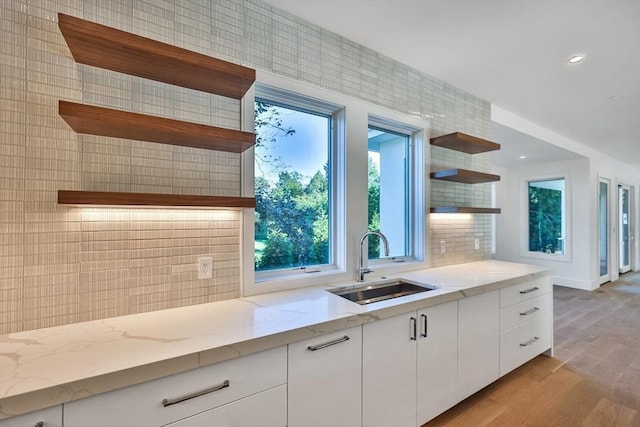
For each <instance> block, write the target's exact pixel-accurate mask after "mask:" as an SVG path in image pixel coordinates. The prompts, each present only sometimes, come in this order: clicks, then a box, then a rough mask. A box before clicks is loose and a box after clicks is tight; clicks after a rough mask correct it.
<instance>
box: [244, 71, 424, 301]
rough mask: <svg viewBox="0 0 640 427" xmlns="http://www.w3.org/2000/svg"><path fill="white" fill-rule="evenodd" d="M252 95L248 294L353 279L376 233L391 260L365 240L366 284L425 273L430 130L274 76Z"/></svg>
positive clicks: (248, 106) (261, 79)
mask: <svg viewBox="0 0 640 427" xmlns="http://www.w3.org/2000/svg"><path fill="white" fill-rule="evenodd" d="M252 90H253V91H254V93H253V96H252V97H251V100H250V101H249V100H248V99H247V100H243V103H242V109H243V112H245V115H246V117H250V116H251V117H253V120H252V124H253V126H254V128H255V132H256V134H257V140H256V142H257V143H256V146H255V147H254V149H253V150H247V152H245V154H243V157H242V161H243V168H242V169H243V189H244V190H243V194H246V195H249V194H251V193H254V194H255V197H256V209H255V212H250V211H247V212H244V213H243V230H244V231H243V256H242V260H243V261H242V262H243V270H242V276H243V277H242V280H243V293H244V295H252V294H258V293H264V292H272V291H278V290H284V289H289V288H297V287H304V286H317V285H325V284H331V283H336V284H339V283H346V282H350V281H353V280H355V278H356V273H357V270H358V268H359V265H358V260H359V243H360V238H361V236H362V235H363V234H364V233H365V232H366V231H367V230H368V229H373V228H379V229H380V231H382V233H385V235H386V236H387V237H388V240H389V244H390V249H391V254H390V255H391V256H390V257H385V256H384V253H381V252H380V250H379V249H380V247H379V242H376V241H375V239H374V238H371V237H370V239H371V240H368V239H367V240H366V243H365V245H366V244H367V243H368V244H369V248H371V252H370V254H369V255H370V256H369V257H367V254H366V252H365V253H364V255H365V256H364V260H365V262H366V261H370V262H369V265H370V266H372V267H374V268H372V269H373V270H375V272H374V273H372V274H370V275H369V276H367V279H368V280H373V279H375V278H379V277H380V276H381V275H385V274H394V273H401V272H403V271H407V270H415V269H419V268H426V267H427V266H428V262H427V259H426V253H427V252H426V247H427V241H426V240H427V237H426V235H427V234H428V233H426V232H425V218H426V217H425V214H424V212H425V205H426V200H427V198H426V188H425V185H426V182H428V180H425V172H424V171H425V165H426V164H428V158H427V156H428V150H425V148H424V146H425V141H426V140H427V139H428V133H427V132H428V123H427V122H426V121H424V120H423V119H422V118H419V117H413V116H408V115H407V114H402V113H398V112H395V111H391V110H388V109H385V108H382V107H379V106H375V105H372V104H369V103H366V102H364V101H359V100H355V99H353V98H350V97H346V96H343V95H340V94H337V93H334V92H331V91H327V90H325V89H322V88H318V87H314V86H311V85H307V84H304V83H301V82H295V81H292V80H289V79H284V78H281V77H279V76H274V75H271V74H269V73H266V72H264V73H259V76H258V83H256V85H255V86H254V88H253V89H252ZM247 98H248V97H247ZM254 101H255V102H254ZM250 123H251V122H249V121H248V120H247V121H246V123H245V124H244V126H245V127H247V128H248V126H249V125H250ZM369 159H371V160H369ZM372 163H373V164H375V166H374V167H372V168H369V167H368V166H369V165H371V164H372ZM369 175H372V178H374V180H373V181H376V182H373V185H374V186H376V185H377V187H376V188H375V190H376V191H377V192H379V196H378V197H377V198H375V197H374V198H372V199H369V197H368V196H369V190H370V189H372V188H371V185H370V182H369V181H368V180H367V176H369ZM369 205H372V211H371V215H369V211H368V206H369ZM376 249H377V250H376ZM364 250H365V251H366V250H367V248H366V247H365V248H364Z"/></svg>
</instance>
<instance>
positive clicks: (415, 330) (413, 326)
mask: <svg viewBox="0 0 640 427" xmlns="http://www.w3.org/2000/svg"><path fill="white" fill-rule="evenodd" d="M409 338H411V341H416V340H417V339H418V320H417V319H416V318H415V317H411V336H410V337H409Z"/></svg>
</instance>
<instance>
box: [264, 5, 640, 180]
mask: <svg viewBox="0 0 640 427" xmlns="http://www.w3.org/2000/svg"><path fill="white" fill-rule="evenodd" d="M266 1H267V3H270V4H272V5H274V6H276V7H279V8H281V9H284V10H286V11H288V12H290V13H292V14H294V15H297V16H299V17H301V18H304V19H306V20H308V21H310V22H313V23H315V24H317V25H320V26H321V27H323V28H326V29H328V30H330V31H333V32H336V33H338V34H340V35H342V36H344V37H346V38H348V39H351V40H353V41H355V42H357V43H360V44H362V45H364V46H366V47H369V48H371V49H373V50H376V51H378V52H380V53H382V54H384V55H387V56H389V57H391V58H393V59H395V60H397V61H400V62H402V63H404V64H407V65H410V66H412V67H414V68H416V69H418V70H421V71H423V72H424V73H426V74H428V75H430V76H433V77H436V78H438V79H440V80H444V81H446V82H448V83H451V84H453V85H454V86H457V87H459V88H461V89H463V90H465V91H467V92H470V93H472V94H474V95H476V96H479V97H481V98H483V99H486V100H488V101H490V102H491V103H492V104H495V105H498V106H500V107H502V108H504V109H505V110H508V111H510V112H512V113H515V114H517V115H519V116H522V117H524V118H526V119H528V120H530V121H532V122H534V123H537V124H539V125H540V126H543V127H545V128H547V129H549V130H551V131H554V132H556V133H558V134H560V135H563V136H565V137H567V138H569V139H572V140H574V141H577V142H580V143H582V144H584V145H587V146H590V147H592V148H594V149H596V150H599V151H601V152H604V153H607V154H609V155H610V156H612V157H615V158H617V159H619V160H621V161H624V162H626V163H630V164H632V165H635V166H638V167H640V0H266ZM576 53H581V54H584V55H585V56H586V58H585V60H584V61H583V62H581V63H579V64H575V65H569V64H568V63H567V59H568V58H569V57H570V56H572V55H573V54H576ZM498 142H500V141H498Z"/></svg>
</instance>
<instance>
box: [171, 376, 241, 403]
mask: <svg viewBox="0 0 640 427" xmlns="http://www.w3.org/2000/svg"><path fill="white" fill-rule="evenodd" d="M227 387H229V380H224V382H223V383H222V384H218V385H216V386H213V387H211V388H207V389H205V390H201V391H196V392H195V393H191V394H188V395H186V396H182V397H178V398H176V399H162V406H164V407H165V408H166V407H167V406H171V405H175V404H176V403H182V402H184V401H185V400H189V399H193V398H196V397H200V396H204V395H205V394H209V393H213V392H214V391H219V390H222V389H224V388H227Z"/></svg>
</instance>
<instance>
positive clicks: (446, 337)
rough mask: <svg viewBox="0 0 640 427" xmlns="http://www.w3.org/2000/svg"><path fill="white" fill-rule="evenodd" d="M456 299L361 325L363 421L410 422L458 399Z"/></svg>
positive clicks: (368, 426)
mask: <svg viewBox="0 0 640 427" xmlns="http://www.w3.org/2000/svg"><path fill="white" fill-rule="evenodd" d="M457 315H458V303H457V301H452V302H449V303H446V304H440V305H435V306H432V307H428V308H426V309H422V310H419V311H417V312H415V311H413V312H410V313H407V314H403V315H400V316H395V317H391V318H389V319H385V320H380V321H377V322H374V323H369V324H365V325H364V326H363V367H362V371H363V378H362V385H363V390H362V393H363V426H365V427H376V426H380V427H383V426H384V427H388V426H394V427H403V426H407V427H415V426H416V425H417V426H420V425H422V424H424V423H425V422H427V421H429V420H430V419H432V418H434V417H436V416H437V415H438V414H440V413H442V412H444V411H445V410H447V409H448V408H450V407H452V406H453V405H455V404H456V403H457V398H458V394H457V391H458V384H457V376H458V375H457V372H458V365H457V362H458V359H457V352H458V351H457V350H458V317H457Z"/></svg>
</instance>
